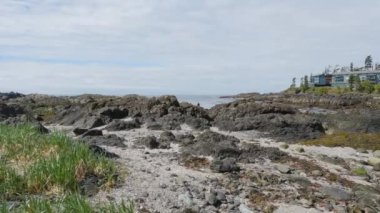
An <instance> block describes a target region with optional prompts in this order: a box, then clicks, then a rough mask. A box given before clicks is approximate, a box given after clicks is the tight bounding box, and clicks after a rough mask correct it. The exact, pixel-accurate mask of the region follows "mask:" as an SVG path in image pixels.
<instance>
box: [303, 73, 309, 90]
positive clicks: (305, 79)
mask: <svg viewBox="0 0 380 213" xmlns="http://www.w3.org/2000/svg"><path fill="white" fill-rule="evenodd" d="M304 81H305V83H304V86H305V88H306V89H309V78H308V77H307V75H305V78H304Z"/></svg>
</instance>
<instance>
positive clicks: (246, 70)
mask: <svg viewBox="0 0 380 213" xmlns="http://www.w3.org/2000/svg"><path fill="white" fill-rule="evenodd" d="M379 11H380V1H378V0H363V1H357V0H318V1H315V0H265V1H264V0H191V1H184V0H160V1H157V0H64V1H62V0H1V4H0V91H1V92H5V91H18V92H23V93H44V94H56V95H60V94H82V93H100V94H113V95H123V94H131V93H134V94H136V93H137V94H145V95H160V94H196V95H211V94H215V95H222V94H223V95H224V94H236V93H241V92H278V91H281V90H283V89H285V88H287V87H288V86H289V85H290V84H291V80H292V78H293V77H297V78H299V77H301V76H304V75H310V74H311V73H319V72H321V71H323V70H324V68H325V67H326V66H328V65H332V66H335V65H341V66H343V65H346V66H348V65H349V64H350V62H353V63H354V65H355V66H362V65H363V64H364V59H365V57H366V56H367V55H372V56H373V58H374V61H375V62H380V45H379V43H380V25H379V24H378V23H379V20H380V12H379Z"/></svg>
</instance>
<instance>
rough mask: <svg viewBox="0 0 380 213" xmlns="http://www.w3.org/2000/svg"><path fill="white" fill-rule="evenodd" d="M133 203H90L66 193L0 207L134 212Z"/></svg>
mask: <svg viewBox="0 0 380 213" xmlns="http://www.w3.org/2000/svg"><path fill="white" fill-rule="evenodd" d="M134 209H135V208H134V205H133V204H132V203H129V204H126V203H125V202H122V203H121V204H113V203H111V204H107V205H104V204H103V205H101V204H98V205H91V204H90V202H89V201H88V200H86V199H85V198H84V197H83V196H80V195H67V196H64V197H61V198H59V199H54V200H48V199H41V198H30V199H27V200H26V201H23V202H22V203H20V205H19V206H17V207H13V206H10V205H7V204H4V205H3V206H1V207H0V212H1V213H8V212H15V213H21V212H30V213H37V212H46V213H56V212H81V213H94V212H95V213H97V212H99V213H100V212H101V213H134V212H135V210H134Z"/></svg>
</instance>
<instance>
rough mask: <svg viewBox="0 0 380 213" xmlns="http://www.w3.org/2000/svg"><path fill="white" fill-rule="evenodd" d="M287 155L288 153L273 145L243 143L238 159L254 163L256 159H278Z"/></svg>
mask: <svg viewBox="0 0 380 213" xmlns="http://www.w3.org/2000/svg"><path fill="white" fill-rule="evenodd" d="M287 157H288V154H286V153H285V152H283V151H281V150H280V149H278V148H275V147H262V146H258V145H255V144H247V143H244V144H243V145H242V148H241V155H240V156H239V160H240V161H241V162H243V163H254V162H255V160H256V159H259V158H263V159H269V160H272V161H279V160H282V159H285V158H287Z"/></svg>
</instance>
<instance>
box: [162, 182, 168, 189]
mask: <svg viewBox="0 0 380 213" xmlns="http://www.w3.org/2000/svg"><path fill="white" fill-rule="evenodd" d="M160 188H162V189H166V188H168V185H166V184H165V183H161V184H160Z"/></svg>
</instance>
